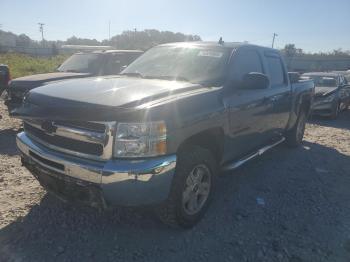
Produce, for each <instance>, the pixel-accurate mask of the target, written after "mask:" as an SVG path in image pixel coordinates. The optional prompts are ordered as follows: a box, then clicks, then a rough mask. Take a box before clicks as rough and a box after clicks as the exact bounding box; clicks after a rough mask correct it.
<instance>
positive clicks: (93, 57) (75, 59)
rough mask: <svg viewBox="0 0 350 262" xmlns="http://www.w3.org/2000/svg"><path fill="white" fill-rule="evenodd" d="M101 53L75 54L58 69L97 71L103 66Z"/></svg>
mask: <svg viewBox="0 0 350 262" xmlns="http://www.w3.org/2000/svg"><path fill="white" fill-rule="evenodd" d="M99 61H100V55H99V54H75V55H72V56H71V57H70V58H68V59H67V60H66V61H65V62H64V63H63V64H62V65H61V66H60V67H59V68H58V69H57V70H58V71H59V72H76V73H96V72H97V71H98V68H99V67H100V66H101V65H100V63H99Z"/></svg>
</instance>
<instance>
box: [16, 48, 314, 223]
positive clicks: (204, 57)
mask: <svg viewBox="0 0 350 262" xmlns="http://www.w3.org/2000/svg"><path fill="white" fill-rule="evenodd" d="M293 82H294V83H291V82H290V80H289V77H288V74H287V71H286V66H285V64H284V62H283V60H282V58H281V56H280V54H279V53H278V51H276V50H274V49H270V48H265V47H258V46H254V45H248V44H237V43H232V44H230V43H211V42H199V43H173V44H166V45H160V46H157V47H154V48H152V49H150V50H149V51H147V52H146V53H145V54H143V55H142V56H141V57H139V58H138V59H137V60H135V61H134V62H133V63H132V64H131V65H130V66H129V67H128V68H126V69H125V70H124V71H123V72H122V73H121V75H120V76H116V77H109V78H99V79H96V78H95V79H94V78H89V79H78V80H69V81H64V82H60V83H53V84H50V85H46V86H43V87H39V88H37V89H34V90H32V91H30V92H29V93H28V95H27V96H26V98H25V102H24V105H23V106H22V107H21V108H19V109H17V110H16V115H17V116H18V117H20V118H22V119H24V132H22V133H20V134H18V136H17V146H18V148H19V150H20V152H21V155H22V162H23V165H24V166H26V167H27V168H28V169H29V170H30V171H31V172H32V173H33V175H34V176H35V177H36V178H37V179H38V180H39V181H40V183H41V184H42V185H43V186H44V187H45V188H46V189H47V190H48V191H50V192H54V193H55V194H57V195H59V196H60V197H61V198H65V199H71V200H72V199H73V200H75V201H77V200H79V201H83V202H86V203H90V204H92V205H94V206H102V207H109V206H115V205H124V206H139V205H150V206H152V207H155V210H156V212H157V214H158V215H159V217H160V218H161V220H162V221H164V222H165V223H169V224H175V225H180V226H182V227H191V226H193V225H194V224H195V223H196V222H197V221H198V220H199V219H200V218H201V217H202V216H203V214H204V213H205V210H206V209H207V207H208V203H209V199H210V198H211V196H212V192H213V189H214V187H215V183H214V181H215V177H216V176H217V174H218V173H219V171H221V170H231V169H234V168H237V167H239V166H240V165H242V164H243V163H245V162H246V161H248V160H250V159H253V158H254V157H257V156H259V155H261V154H262V153H264V152H265V151H267V150H268V149H270V148H272V147H274V146H276V145H278V144H279V143H281V142H283V141H284V140H286V143H287V144H288V145H290V146H298V145H300V143H301V142H302V139H303V134H304V129H305V122H306V119H307V116H308V114H309V110H310V106H311V103H312V97H313V92H314V84H313V82H312V81H311V80H306V81H299V80H298V79H295V78H294V81H293ZM82 94H83V95H82Z"/></svg>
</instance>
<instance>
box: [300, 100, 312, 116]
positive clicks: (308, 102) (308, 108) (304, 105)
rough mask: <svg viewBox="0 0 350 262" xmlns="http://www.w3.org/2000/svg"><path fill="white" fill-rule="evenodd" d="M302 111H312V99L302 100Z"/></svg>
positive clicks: (307, 112)
mask: <svg viewBox="0 0 350 262" xmlns="http://www.w3.org/2000/svg"><path fill="white" fill-rule="evenodd" d="M300 111H305V112H306V114H309V113H310V111H311V100H310V99H303V100H302V101H301V105H300Z"/></svg>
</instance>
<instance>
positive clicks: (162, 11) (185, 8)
mask: <svg viewBox="0 0 350 262" xmlns="http://www.w3.org/2000/svg"><path fill="white" fill-rule="evenodd" d="M0 7H1V9H0V24H1V28H0V29H2V30H4V31H11V32H13V33H16V34H20V33H25V34H26V35H28V36H29V37H31V38H32V39H35V40H40V39H41V34H40V32H39V26H38V23H39V22H42V23H44V24H45V25H44V37H45V39H47V40H65V39H67V38H68V37H71V36H72V35H75V36H77V37H81V38H96V39H97V40H103V39H108V24H109V21H110V25H111V27H110V28H111V29H110V30H111V36H113V35H116V34H120V33H121V32H122V31H124V30H133V29H134V28H136V29H137V30H144V29H158V30H162V31H163V30H169V31H173V32H182V33H186V34H197V35H199V36H201V38H202V39H203V40H207V41H212V40H214V41H217V40H218V39H219V38H220V36H222V37H223V39H224V41H226V42H229V41H234V42H237V41H238V42H240V41H248V42H250V43H253V44H258V45H263V46H271V42H272V36H273V33H277V34H278V36H277V37H276V42H275V47H277V48H283V47H284V45H285V44H288V43H293V44H295V45H296V46H297V47H298V48H302V49H303V50H304V51H307V52H318V51H323V52H326V51H331V50H334V49H338V48H342V49H344V50H350V0H333V1H331V0H328V1H326V0H294V1H292V0H216V1H213V0H201V1H200V0H173V1H168V0H144V1H142V0H94V1H92V0H80V1H75V0H60V1H53V0H22V1H20V0H1V4H0Z"/></svg>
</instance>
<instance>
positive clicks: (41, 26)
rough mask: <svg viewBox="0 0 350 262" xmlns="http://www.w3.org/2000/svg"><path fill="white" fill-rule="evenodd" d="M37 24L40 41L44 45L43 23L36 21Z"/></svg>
mask: <svg viewBox="0 0 350 262" xmlns="http://www.w3.org/2000/svg"><path fill="white" fill-rule="evenodd" d="M38 25H39V32H41V41H42V44H43V45H44V25H45V24H43V23H38Z"/></svg>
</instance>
